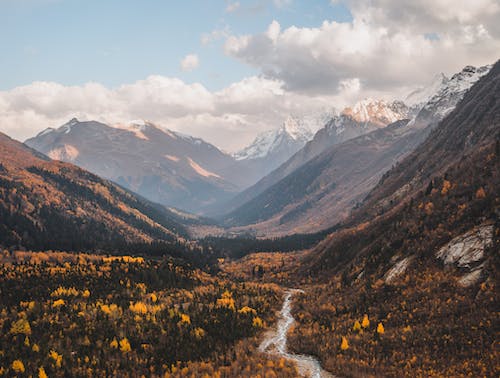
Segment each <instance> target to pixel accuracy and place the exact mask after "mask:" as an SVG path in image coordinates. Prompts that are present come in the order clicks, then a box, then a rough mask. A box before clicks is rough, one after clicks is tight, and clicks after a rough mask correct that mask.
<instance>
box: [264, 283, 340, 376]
mask: <svg viewBox="0 0 500 378" xmlns="http://www.w3.org/2000/svg"><path fill="white" fill-rule="evenodd" d="M300 292H303V291H302V290H297V289H288V290H286V291H285V300H284V302H283V307H282V308H281V311H280V318H279V320H278V324H277V325H276V329H274V330H272V331H270V332H268V333H267V334H266V336H265V337H264V340H262V343H261V344H260V346H259V350H260V351H262V352H267V353H270V354H278V355H280V356H283V357H285V358H287V359H289V360H293V361H295V363H296V364H297V367H298V369H299V373H300V374H301V375H302V376H304V377H311V378H332V377H333V375H332V374H330V373H328V372H327V371H325V370H323V369H322V368H321V365H320V363H319V361H318V360H317V359H316V358H315V357H312V356H306V355H301V354H292V353H288V352H287V347H286V343H287V334H288V331H289V330H290V327H291V326H292V324H293V323H294V322H295V319H294V318H293V316H292V314H291V299H292V296H293V295H294V294H295V293H300Z"/></svg>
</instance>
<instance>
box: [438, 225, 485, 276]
mask: <svg viewBox="0 0 500 378" xmlns="http://www.w3.org/2000/svg"><path fill="white" fill-rule="evenodd" d="M492 243H493V225H491V224H490V225H482V226H479V227H477V228H475V229H473V230H470V231H468V232H466V233H465V234H462V235H459V236H457V237H456V238H454V239H452V240H451V241H450V242H449V243H448V244H446V245H445V246H444V247H442V248H441V249H440V250H439V251H438V252H437V253H436V257H437V258H439V259H441V260H443V262H444V264H445V265H451V264H454V265H456V266H457V267H459V268H471V266H472V265H473V264H474V263H477V262H479V261H481V260H482V259H483V258H484V250H485V248H487V247H489V246H490V245H491V244H492Z"/></svg>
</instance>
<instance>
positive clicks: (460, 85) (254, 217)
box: [225, 67, 489, 235]
mask: <svg viewBox="0 0 500 378" xmlns="http://www.w3.org/2000/svg"><path fill="white" fill-rule="evenodd" d="M488 70H489V68H488V67H483V68H478V69H473V70H472V69H471V68H470V67H466V68H464V70H463V71H462V72H460V73H459V74H457V75H454V76H453V78H452V79H450V80H448V81H444V83H445V87H439V89H438V91H437V93H436V94H434V95H432V96H430V98H429V100H428V102H427V103H426V104H425V105H424V106H422V109H421V110H420V112H419V113H418V114H417V115H416V116H414V118H413V119H412V120H410V121H409V122H408V120H406V121H398V122H395V123H392V124H390V125H389V126H387V127H384V128H379V129H377V130H374V131H372V132H369V133H365V134H364V135H362V136H359V137H356V138H351V139H348V140H347V141H344V142H342V143H337V144H334V145H333V146H331V147H329V148H328V147H326V146H325V144H323V146H325V147H323V148H319V150H320V151H321V150H322V151H323V152H321V153H320V154H316V153H315V150H314V147H317V146H320V143H321V142H320V141H325V140H327V139H328V137H327V136H328V135H329V134H332V131H331V130H334V127H335V123H334V122H330V123H329V124H327V125H326V126H325V128H323V129H322V130H320V131H319V132H318V133H317V134H316V136H315V138H314V139H313V140H312V141H311V142H309V143H308V144H306V146H305V147H304V148H303V149H302V150H300V151H299V152H298V153H297V154H295V155H294V156H293V157H292V158H291V159H290V160H288V161H287V162H286V163H284V164H283V165H282V166H280V167H279V168H278V169H277V170H275V171H273V172H272V173H271V174H269V175H268V176H266V177H265V178H263V179H262V180H261V181H260V182H258V183H257V184H256V185H254V186H253V187H251V188H249V189H248V190H246V191H245V192H243V193H242V194H240V195H238V196H237V197H236V198H237V199H239V198H243V197H244V196H245V195H246V196H248V197H247V198H250V199H249V200H248V201H247V202H245V203H244V204H243V205H241V206H240V207H237V208H235V209H234V210H233V211H232V212H230V213H229V214H228V215H227V216H226V218H225V220H226V222H227V224H228V225H230V226H233V227H235V228H236V229H237V230H243V229H251V230H254V231H257V233H259V234H261V233H264V232H265V233H266V234H270V235H281V234H286V233H291V232H301V233H304V232H313V231H315V230H318V229H321V228H323V229H326V228H328V227H331V226H333V225H334V224H335V223H337V222H339V221H341V220H343V219H344V218H345V217H346V216H348V214H349V212H350V211H351V209H352V208H353V207H354V206H356V205H357V203H358V202H360V201H361V200H362V199H363V198H364V197H365V196H366V195H367V194H368V192H369V191H370V190H371V189H372V188H373V187H374V186H375V185H376V184H377V182H378V181H379V179H380V178H381V177H382V175H383V174H384V173H385V172H386V171H387V170H389V169H390V168H391V166H393V165H394V164H396V163H397V162H398V161H399V160H401V159H402V158H404V157H405V156H406V155H407V154H409V153H410V152H411V151H412V150H413V149H414V148H416V147H417V146H418V144H419V143H420V142H422V141H423V140H424V139H425V138H426V136H427V135H428V133H429V132H430V131H431V130H432V128H433V127H435V125H436V122H437V120H439V119H440V118H441V117H442V116H443V115H444V114H447V113H449V109H450V108H452V107H453V106H454V105H456V103H457V102H458V101H459V99H460V98H461V96H463V95H464V93H465V88H467V87H470V85H472V83H473V79H472V78H474V79H476V80H477V79H478V78H479V77H481V75H484V74H485V72H488ZM393 106H394V107H395V108H396V109H402V110H401V111H400V112H399V113H398V112H394V113H393V114H391V112H380V111H377V112H372V114H383V115H384V117H385V118H384V119H385V120H390V119H391V118H389V117H387V116H386V115H387V114H391V115H392V116H393V117H394V118H397V116H398V114H399V115H403V114H404V112H405V111H406V110H407V109H408V108H406V107H405V106H403V105H400V104H398V103H393ZM360 109H361V110H360ZM372 109H373V107H372ZM375 109H378V107H375ZM354 110H358V111H354ZM365 110H366V106H355V107H353V111H350V112H344V116H346V115H345V114H346V113H347V114H351V115H352V114H354V115H355V117H356V118H357V119H358V120H359V121H363V120H366V119H368V118H361V117H362V116H364V115H366V114H369V113H367V112H366V111H365ZM445 110H446V111H445ZM346 117H347V116H346ZM349 117H351V116H349ZM394 118H392V119H394ZM349 119H351V120H352V118H349ZM371 119H372V121H371V122H372V124H375V120H376V117H372V118H371ZM380 124H383V122H381V123H380ZM337 127H338V126H337ZM315 141H317V142H315ZM311 156H312V158H311ZM256 193H257V195H255V194H256Z"/></svg>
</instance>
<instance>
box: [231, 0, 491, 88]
mask: <svg viewBox="0 0 500 378" xmlns="http://www.w3.org/2000/svg"><path fill="white" fill-rule="evenodd" d="M345 3H346V5H347V6H348V7H349V8H350V10H351V12H352V15H353V19H352V21H351V22H335V21H324V22H323V23H322V24H321V25H320V26H318V27H312V28H306V27H296V26H291V27H288V28H286V29H282V28H281V27H280V25H279V23H278V22H277V21H273V22H272V23H271V24H270V25H269V27H268V28H267V30H266V31H263V32H262V33H260V34H255V35H240V36H238V35H232V36H229V37H228V38H227V39H226V42H225V51H226V54H228V55H230V56H233V57H235V58H238V59H239V60H241V61H243V62H245V63H247V64H249V65H251V66H254V67H256V68H258V69H259V70H260V71H261V72H262V73H263V74H264V75H265V77H268V78H272V79H277V80H282V81H283V82H284V83H285V86H286V88H287V89H288V90H292V91H299V92H305V93H310V94H321V93H323V94H325V93H328V94H331V93H335V92H336V91H338V90H339V88H341V87H342V88H343V84H342V82H343V81H345V80H349V79H351V78H353V77H354V78H358V80H359V83H361V84H362V90H361V91H360V94H361V95H362V94H363V93H364V92H365V91H379V92H385V93H390V92H391V93H395V94H400V93H403V92H404V91H405V90H407V89H408V88H409V87H411V86H415V85H419V84H423V83H426V82H427V81H428V80H429V79H430V78H431V77H432V76H433V75H434V74H436V73H437V72H440V71H443V72H445V73H452V72H456V71H458V70H460V69H461V68H462V67H463V66H465V65H467V64H472V65H483V64H488V63H492V62H494V61H495V60H496V59H498V58H499V54H498V52H499V51H500V23H499V22H498V19H500V5H499V3H498V1H497V0H477V1H474V2H470V1H466V0H460V1H451V0H421V1H412V2H401V1H399V0H346V1H345ZM429 35H432V36H433V37H434V38H429Z"/></svg>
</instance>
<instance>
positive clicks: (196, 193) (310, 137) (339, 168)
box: [26, 66, 491, 236]
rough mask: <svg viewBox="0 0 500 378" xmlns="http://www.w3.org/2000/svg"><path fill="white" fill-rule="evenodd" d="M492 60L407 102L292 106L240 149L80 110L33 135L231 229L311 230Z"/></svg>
mask: <svg viewBox="0 0 500 378" xmlns="http://www.w3.org/2000/svg"><path fill="white" fill-rule="evenodd" d="M490 68H491V66H485V67H479V68H475V67H472V66H467V67H465V68H464V69H463V70H462V71H460V72H459V73H457V74H455V75H453V76H452V77H450V78H448V77H446V76H445V75H443V74H440V75H437V76H436V77H435V78H434V80H433V81H432V82H431V83H430V84H429V85H428V86H426V87H423V88H418V89H417V90H415V91H414V92H412V93H411V94H409V95H408V96H407V97H406V98H405V101H404V102H403V101H392V102H389V101H384V100H379V99H365V100H363V101H360V102H358V103H356V104H354V105H353V106H351V107H347V108H345V109H343V110H342V111H341V112H337V111H335V110H331V111H329V112H326V113H323V114H320V115H318V116H316V117H313V118H311V117H309V118H308V119H307V118H305V117H302V118H301V117H293V116H289V117H288V118H287V119H285V120H284V122H283V124H282V125H281V126H280V127H279V128H277V129H274V130H270V131H268V132H265V133H263V134H260V135H258V136H257V137H256V138H255V140H254V141H253V142H252V143H251V144H250V145H249V146H247V147H246V148H244V149H242V150H241V151H239V152H237V153H235V154H233V155H230V154H227V153H225V152H223V151H221V150H219V149H218V148H217V147H215V146H214V145H211V144H209V143H206V142H204V141H203V140H201V139H198V138H194V137H190V136H186V135H183V134H180V133H177V132H174V131H171V130H168V129H165V128H163V127H160V126H157V125H155V124H153V123H150V122H144V121H140V122H139V121H137V122H132V123H130V124H127V125H113V126H110V125H106V124H103V123H99V122H95V121H88V122H80V121H78V120H76V119H72V120H71V121H69V122H68V123H66V124H65V125H63V126H61V127H59V128H57V129H47V130H44V131H43V132H41V133H40V134H38V135H37V136H36V137H34V138H31V139H28V140H27V141H26V144H27V145H28V146H30V147H32V148H34V149H36V150H37V151H40V152H42V153H44V154H46V155H47V156H49V157H50V158H52V159H56V160H62V161H66V162H71V163H74V164H76V165H78V166H81V167H82V168H84V169H87V170H89V171H91V172H93V173H95V174H97V175H99V176H102V177H104V178H106V179H109V180H112V181H114V182H115V183H117V184H119V185H120V186H122V187H124V188H126V189H128V190H131V191H133V192H136V193H138V194H140V195H141V196H143V197H145V198H147V199H148V200H150V201H153V202H157V203H160V204H163V205H165V206H167V207H168V208H170V209H171V211H174V212H177V213H181V214H184V215H185V213H184V212H188V213H195V214H206V215H209V216H215V217H216V219H218V220H219V221H220V222H221V224H222V225H223V227H225V228H227V229H228V230H229V232H230V233H253V234H257V235H261V236H263V235H267V236H271V235H273V236H277V235H280V236H281V235H286V234H291V233H297V232H298V233H309V232H315V231H317V230H322V229H328V228H329V227H332V226H333V225H335V224H336V223H338V222H340V221H342V220H343V219H345V218H346V217H347V216H348V215H349V214H350V211H351V209H352V208H353V207H356V206H357V204H358V203H360V202H361V201H362V200H363V198H364V197H365V196H366V195H367V193H368V192H369V191H370V190H371V189H372V188H373V187H374V186H375V185H376V183H377V182H378V180H379V179H380V178H381V177H382V175H383V174H384V173H385V172H386V171H387V170H389V169H390V168H391V166H393V165H394V164H396V163H397V162H398V161H400V160H401V159H403V158H404V157H405V156H406V155H407V154H409V153H410V152H412V151H413V149H415V148H416V147H417V146H418V145H419V144H420V143H421V142H422V141H423V140H424V139H425V137H426V136H427V135H428V134H429V132H430V131H431V130H432V129H433V128H434V127H435V125H436V124H437V123H438V122H439V121H440V120H441V119H443V118H444V117H445V116H446V115H447V114H449V113H450V112H451V111H452V110H453V109H454V107H455V106H456V104H457V103H458V101H459V100H460V99H461V98H462V97H463V95H464V93H465V92H466V91H467V90H468V89H469V88H470V87H471V86H472V85H473V84H474V83H475V82H476V81H477V80H478V79H479V78H480V77H482V76H483V75H485V74H486V73H487V72H488V70H489V69H490ZM332 109H333V108H332ZM321 125H323V126H321ZM312 130H318V131H317V132H316V133H315V134H313V132H312ZM194 228H196V226H194ZM195 233H196V234H198V232H195Z"/></svg>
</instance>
